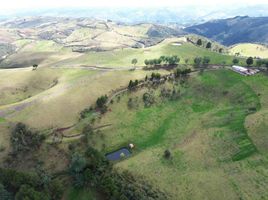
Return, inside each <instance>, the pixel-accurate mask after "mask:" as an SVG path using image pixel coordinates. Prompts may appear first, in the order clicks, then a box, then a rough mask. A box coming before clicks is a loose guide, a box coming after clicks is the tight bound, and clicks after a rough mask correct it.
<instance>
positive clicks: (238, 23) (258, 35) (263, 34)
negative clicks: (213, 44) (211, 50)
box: [184, 16, 268, 45]
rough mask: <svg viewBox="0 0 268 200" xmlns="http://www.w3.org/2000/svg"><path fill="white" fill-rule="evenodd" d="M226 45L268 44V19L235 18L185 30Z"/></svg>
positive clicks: (214, 21) (210, 22)
mask: <svg viewBox="0 0 268 200" xmlns="http://www.w3.org/2000/svg"><path fill="white" fill-rule="evenodd" d="M184 30H185V31H187V32H189V33H194V34H198V35H202V36H205V37H208V38H210V39H213V40H215V41H218V42H220V43H222V44H224V45H233V44H236V43H246V42H250V43H266V44H268V17H248V16H244V17H240V16H238V17H234V18H228V19H219V20H213V21H209V22H206V23H203V24H199V25H195V26H191V27H188V28H186V29H184Z"/></svg>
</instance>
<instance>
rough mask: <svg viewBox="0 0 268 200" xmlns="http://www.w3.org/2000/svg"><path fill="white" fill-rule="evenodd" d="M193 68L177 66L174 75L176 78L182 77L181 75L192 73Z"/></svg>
mask: <svg viewBox="0 0 268 200" xmlns="http://www.w3.org/2000/svg"><path fill="white" fill-rule="evenodd" d="M191 71H192V70H191V69H190V68H186V69H180V68H177V69H176V70H175V71H174V76H175V78H181V77H185V76H187V75H188V74H189V73H191Z"/></svg>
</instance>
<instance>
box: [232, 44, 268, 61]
mask: <svg viewBox="0 0 268 200" xmlns="http://www.w3.org/2000/svg"><path fill="white" fill-rule="evenodd" d="M230 53H231V54H232V55H234V54H236V53H239V54H240V55H241V56H252V57H259V58H268V48H267V47H266V46H263V45H260V44H250V43H245V44H238V45H235V46H233V47H232V48H231V49H230Z"/></svg>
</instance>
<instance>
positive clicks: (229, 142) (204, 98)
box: [92, 70, 268, 199]
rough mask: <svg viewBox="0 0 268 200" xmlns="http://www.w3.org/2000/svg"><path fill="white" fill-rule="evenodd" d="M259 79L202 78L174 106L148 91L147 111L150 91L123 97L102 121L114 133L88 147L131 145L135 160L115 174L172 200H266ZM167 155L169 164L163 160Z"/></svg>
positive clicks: (223, 73) (225, 74)
mask: <svg viewBox="0 0 268 200" xmlns="http://www.w3.org/2000/svg"><path fill="white" fill-rule="evenodd" d="M264 80H266V81H267V77H265V76H263V75H257V76H255V77H243V76H240V75H239V74H236V73H234V72H231V71H228V70H218V71H211V72H205V73H204V74H202V75H201V76H197V75H196V76H192V77H191V78H190V80H189V81H188V84H187V86H186V87H182V86H175V87H176V88H177V89H178V90H180V93H181V96H180V98H179V99H178V100H176V101H167V100H161V99H160V98H159V91H160V89H158V90H156V91H153V94H154V96H155V98H156V99H157V101H156V102H157V103H156V104H155V105H154V106H152V107H150V108H144V106H143V102H142V94H143V93H144V92H146V91H147V89H144V90H141V91H138V92H136V93H133V94H131V95H124V96H122V97H121V100H120V101H119V102H118V103H114V104H113V105H112V106H111V112H108V113H107V114H106V115H105V116H104V117H103V118H102V119H101V121H100V122H99V123H100V124H107V123H111V124H112V127H111V128H107V129H104V130H102V131H101V132H98V134H96V135H95V136H94V137H93V139H92V145H95V146H96V147H98V148H99V149H100V150H101V151H102V152H103V153H107V152H110V151H113V150H116V149H118V148H119V147H122V146H126V145H127V144H129V143H134V144H135V145H136V148H135V149H134V151H133V156H132V157H131V158H129V159H126V160H124V161H121V162H119V163H117V164H116V167H118V168H123V169H127V170H129V171H131V172H132V173H134V174H139V175H142V176H144V177H146V178H147V179H148V180H149V182H151V183H157V185H158V186H159V187H160V188H165V190H166V191H167V192H168V193H170V194H171V195H172V196H173V199H265V198H266V197H267V196H268V193H267V189H268V188H267V184H266V179H264V178H263V177H265V176H267V175H268V171H267V166H268V162H267V161H268V160H267V150H266V149H267V148H265V147H267V146H266V144H265V142H264V141H262V139H265V138H266V134H265V128H266V127H267V125H266V123H265V122H264V121H263V120H262V119H261V117H259V118H257V119H255V120H254V116H255V117H256V116H258V115H266V117H267V110H268V109H267V108H268V107H267V99H266V97H267V91H268V85H267V84H265V85H262V86H261V89H258V90H256V88H258V87H257V85H259V84H262V83H263V82H264ZM163 87H171V88H172V86H168V85H166V86H160V88H163ZM129 98H132V99H136V98H137V99H138V100H137V102H138V103H137V104H138V106H137V107H136V108H135V109H128V107H127V102H128V99H129ZM115 102H117V101H115ZM254 112H255V113H254ZM212 119H213V120H212ZM250 119H252V120H254V121H253V122H252V120H250ZM249 126H250V127H251V128H249ZM166 149H169V150H170V151H171V154H172V158H171V159H170V160H166V159H164V158H163V153H164V151H165V150H166ZM223 186H224V187H223Z"/></svg>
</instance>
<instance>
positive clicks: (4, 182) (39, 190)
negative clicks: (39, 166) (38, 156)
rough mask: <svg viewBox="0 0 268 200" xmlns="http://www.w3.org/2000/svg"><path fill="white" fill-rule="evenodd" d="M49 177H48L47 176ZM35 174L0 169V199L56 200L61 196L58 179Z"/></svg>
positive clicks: (61, 186) (61, 190) (61, 191)
mask: <svg viewBox="0 0 268 200" xmlns="http://www.w3.org/2000/svg"><path fill="white" fill-rule="evenodd" d="M47 177H49V175H47ZM47 177H44V176H40V175H38V174H36V173H24V172H18V171H16V170H13V169H3V168H0V199H1V200H2V199H3V200H13V199H16V200H28V199H29V200H58V199H61V197H62V194H63V185H62V183H61V181H59V179H57V178H55V179H52V178H47Z"/></svg>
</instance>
